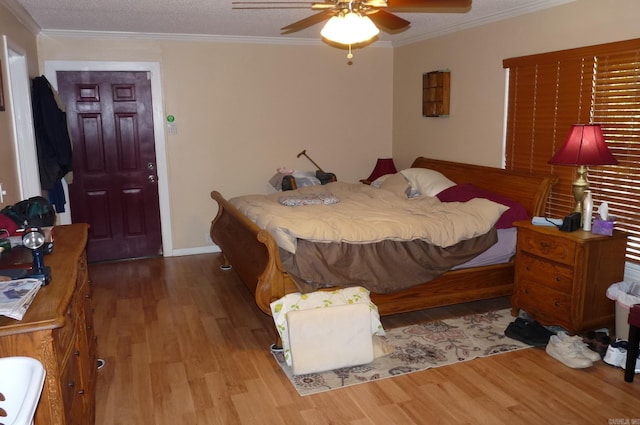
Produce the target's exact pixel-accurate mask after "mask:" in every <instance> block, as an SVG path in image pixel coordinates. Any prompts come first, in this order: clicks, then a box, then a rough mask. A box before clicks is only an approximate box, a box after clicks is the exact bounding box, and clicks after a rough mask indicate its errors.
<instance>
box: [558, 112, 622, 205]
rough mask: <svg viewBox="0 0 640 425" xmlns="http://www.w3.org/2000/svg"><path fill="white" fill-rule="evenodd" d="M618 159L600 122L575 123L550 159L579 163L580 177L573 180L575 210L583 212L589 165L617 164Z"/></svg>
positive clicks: (564, 162) (569, 163)
mask: <svg viewBox="0 0 640 425" xmlns="http://www.w3.org/2000/svg"><path fill="white" fill-rule="evenodd" d="M617 163H618V160H617V159H616V158H615V157H614V156H613V155H612V154H611V152H610V151H609V148H608V147H607V142H605V140H604V136H603V135H602V128H601V127H600V124H574V125H573V126H571V131H569V135H568V136H567V138H566V140H565V141H564V144H563V145H562V146H561V147H560V149H559V150H558V152H557V153H556V154H555V155H554V156H553V158H551V159H550V160H549V164H557V165H577V166H578V170H577V174H578V177H577V178H576V179H575V180H574V182H573V197H574V198H575V200H576V207H575V211H576V212H579V213H582V201H583V200H584V194H585V190H588V189H589V180H587V166H589V165H615V164H617Z"/></svg>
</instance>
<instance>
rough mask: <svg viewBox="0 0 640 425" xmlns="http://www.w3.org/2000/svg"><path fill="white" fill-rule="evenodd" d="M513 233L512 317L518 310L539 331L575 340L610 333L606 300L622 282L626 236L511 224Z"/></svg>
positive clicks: (611, 306) (612, 313)
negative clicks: (559, 331) (564, 333)
mask: <svg viewBox="0 0 640 425" xmlns="http://www.w3.org/2000/svg"><path fill="white" fill-rule="evenodd" d="M514 225H515V226H516V227H517V228H518V243H517V251H516V272H515V282H514V289H513V297H512V299H511V307H512V314H513V315H514V316H516V315H518V313H519V311H520V309H523V310H524V311H526V312H527V313H528V314H529V315H530V316H531V317H533V318H534V319H535V320H537V321H538V322H540V323H542V324H543V325H557V326H562V327H563V328H565V329H567V330H568V331H569V332H570V333H572V334H575V333H579V332H581V331H585V330H592V329H597V328H600V327H613V323H614V321H615V311H614V302H613V301H611V300H609V299H608V298H607V297H606V291H607V289H608V288H609V286H610V285H611V284H613V283H616V282H620V281H622V280H623V278H624V266H625V252H626V247H627V234H626V233H625V232H622V231H618V230H614V232H613V235H612V236H604V235H596V234H593V233H591V232H585V231H583V230H577V231H575V232H561V231H560V230H558V229H557V228H556V227H550V226H534V225H533V224H531V222H530V221H519V222H516V223H514Z"/></svg>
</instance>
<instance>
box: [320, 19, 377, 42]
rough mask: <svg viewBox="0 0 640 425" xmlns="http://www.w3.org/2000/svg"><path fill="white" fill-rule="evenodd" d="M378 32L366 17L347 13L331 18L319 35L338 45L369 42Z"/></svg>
mask: <svg viewBox="0 0 640 425" xmlns="http://www.w3.org/2000/svg"><path fill="white" fill-rule="evenodd" d="M378 33H380V30H379V29H378V27H376V26H375V24H374V23H373V21H372V20H371V19H369V17H367V16H362V15H359V14H358V13H356V12H347V13H345V14H342V13H341V14H339V15H336V16H333V17H332V18H331V19H329V21H328V22H327V23H326V24H325V26H324V28H322V31H320V35H322V36H323V37H324V38H326V39H327V40H330V41H333V42H334V43H339V44H349V45H351V44H357V43H362V42H365V41H367V40H371V39H372V38H373V37H375V36H376V35H378Z"/></svg>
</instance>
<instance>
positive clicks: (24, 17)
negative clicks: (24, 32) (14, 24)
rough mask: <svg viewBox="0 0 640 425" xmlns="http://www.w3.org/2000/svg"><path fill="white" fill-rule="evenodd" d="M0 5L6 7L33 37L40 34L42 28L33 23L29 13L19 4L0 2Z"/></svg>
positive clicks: (5, 0) (9, 0) (9, 1)
mask: <svg viewBox="0 0 640 425" xmlns="http://www.w3.org/2000/svg"><path fill="white" fill-rule="evenodd" d="M0 4H1V5H3V6H4V7H6V8H7V10H8V11H9V12H10V13H11V14H12V15H13V16H15V17H16V19H17V20H18V21H20V22H21V23H22V25H24V26H25V27H27V29H28V30H29V31H31V33H33V35H38V34H40V31H41V30H42V28H40V25H38V23H37V22H36V21H34V19H33V18H32V17H31V15H30V14H29V12H27V11H26V10H25V8H24V7H22V5H21V4H19V3H18V2H17V1H15V0H0Z"/></svg>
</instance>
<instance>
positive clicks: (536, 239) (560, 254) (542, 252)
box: [518, 229, 576, 266]
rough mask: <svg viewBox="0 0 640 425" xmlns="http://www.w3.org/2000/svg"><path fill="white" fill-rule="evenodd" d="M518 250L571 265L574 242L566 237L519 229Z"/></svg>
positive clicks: (573, 255)
mask: <svg viewBox="0 0 640 425" xmlns="http://www.w3.org/2000/svg"><path fill="white" fill-rule="evenodd" d="M518 250H520V251H526V252H529V253H531V254H534V255H537V256H539V257H542V258H548V259H549V260H553V261H558V262H560V263H564V264H567V265H570V266H573V263H574V261H575V260H574V259H575V255H576V244H575V243H574V242H573V241H571V240H568V239H564V238H559V237H554V236H549V235H545V234H540V233H534V232H530V231H528V230H523V229H520V233H519V234H518Z"/></svg>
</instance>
